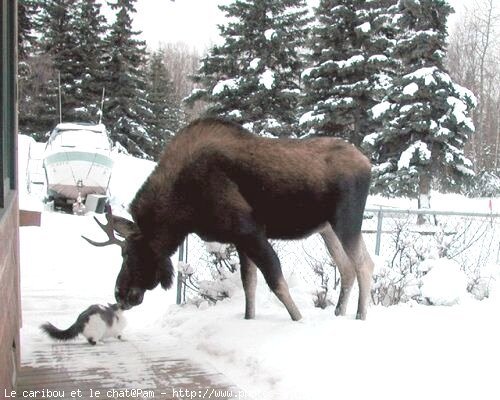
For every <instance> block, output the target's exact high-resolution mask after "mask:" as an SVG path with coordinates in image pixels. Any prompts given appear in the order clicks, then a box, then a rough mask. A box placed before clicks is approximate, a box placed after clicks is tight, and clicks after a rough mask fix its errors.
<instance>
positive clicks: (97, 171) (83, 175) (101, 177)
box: [44, 149, 113, 201]
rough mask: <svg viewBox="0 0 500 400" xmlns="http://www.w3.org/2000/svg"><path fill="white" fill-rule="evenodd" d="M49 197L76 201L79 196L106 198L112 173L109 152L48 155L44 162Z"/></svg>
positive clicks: (60, 152) (61, 152) (68, 152)
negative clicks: (104, 196) (101, 196)
mask: <svg viewBox="0 0 500 400" xmlns="http://www.w3.org/2000/svg"><path fill="white" fill-rule="evenodd" d="M44 168H45V174H46V177H47V190H48V195H49V196H50V197H53V198H58V199H66V200H70V201H71V200H76V199H77V198H78V195H80V196H81V197H82V199H83V198H85V197H86V196H87V195H88V194H103V195H104V194H106V193H107V189H108V186H109V181H110V179H111V172H112V169H113V159H112V158H111V157H110V154H109V153H108V152H96V151H95V150H94V151H88V152H87V151H77V150H70V149H68V150H64V151H55V152H52V153H48V154H46V156H45V160H44Z"/></svg>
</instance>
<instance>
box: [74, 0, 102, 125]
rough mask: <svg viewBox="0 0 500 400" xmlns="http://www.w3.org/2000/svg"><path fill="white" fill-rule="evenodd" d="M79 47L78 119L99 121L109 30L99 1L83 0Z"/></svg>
mask: <svg viewBox="0 0 500 400" xmlns="http://www.w3.org/2000/svg"><path fill="white" fill-rule="evenodd" d="M74 18H75V23H74V25H75V32H74V34H75V35H76V36H77V37H78V46H77V48H76V52H75V56H76V59H75V69H74V76H73V78H74V80H75V84H76V92H75V97H76V100H77V108H76V109H75V110H73V112H74V119H75V120H78V121H84V122H98V121H99V110H100V107H101V98H102V91H103V88H104V87H105V82H104V72H103V67H104V59H105V52H104V38H105V35H106V33H107V24H106V19H105V17H104V16H103V15H102V14H101V4H99V3H98V2H97V1H96V0H80V1H79V2H78V4H77V10H76V12H75V14H74Z"/></svg>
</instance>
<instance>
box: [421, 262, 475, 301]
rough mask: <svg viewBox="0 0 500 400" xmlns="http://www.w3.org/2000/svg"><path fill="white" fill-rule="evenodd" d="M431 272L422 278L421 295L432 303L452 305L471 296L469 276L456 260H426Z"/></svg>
mask: <svg viewBox="0 0 500 400" xmlns="http://www.w3.org/2000/svg"><path fill="white" fill-rule="evenodd" d="M425 264H426V265H427V267H428V269H429V272H427V274H426V275H424V276H423V278H422V288H421V295H422V297H423V298H424V299H426V300H427V301H428V302H429V303H430V304H433V305H438V306H452V305H455V304H457V303H460V302H461V301H463V300H464V299H466V298H468V297H469V293H468V292H467V276H466V275H465V273H464V272H463V271H462V270H461V268H460V265H458V264H457V263H456V262H455V261H453V260H449V259H446V258H440V259H437V260H430V259H429V260H426V261H425Z"/></svg>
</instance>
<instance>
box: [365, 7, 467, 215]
mask: <svg viewBox="0 0 500 400" xmlns="http://www.w3.org/2000/svg"><path fill="white" fill-rule="evenodd" d="M451 11H452V9H451V7H450V6H449V5H448V4H447V3H446V1H444V0H419V1H418V0H400V1H399V4H398V14H397V15H396V16H395V18H396V20H397V21H398V23H399V25H400V31H399V35H398V40H397V44H396V47H395V56H396V57H397V59H398V60H399V62H400V66H401V71H400V73H399V76H398V77H397V78H396V79H395V80H394V82H393V86H392V88H391V89H390V91H389V93H388V95H387V98H386V99H385V100H384V101H383V102H381V103H380V104H378V105H376V106H375V107H373V108H372V114H373V116H374V118H376V119H377V120H378V121H380V123H381V125H382V126H383V128H382V129H380V130H378V131H376V132H374V133H372V134H370V135H369V136H368V137H366V138H365V141H364V146H365V147H366V148H367V149H369V150H371V151H372V154H373V159H374V161H375V167H374V176H375V179H374V188H375V190H376V191H378V192H382V193H384V194H386V195H407V196H412V197H417V196H418V197H419V205H420V206H422V207H428V206H429V193H430V189H431V182H432V180H433V179H434V180H435V181H436V183H437V184H439V185H440V186H441V187H442V186H446V187H453V186H454V187H455V188H457V187H459V186H458V185H459V184H460V183H461V182H464V180H467V179H468V178H470V177H471V176H473V171H472V168H471V167H472V164H471V162H470V161H469V160H468V159H467V158H466V157H465V155H464V146H465V143H466V141H467V139H468V137H469V135H470V134H472V132H473V131H474V126H473V123H472V120H471V119H470V118H469V116H468V113H469V112H470V110H471V109H472V107H473V106H474V103H475V99H474V96H473V95H472V93H471V92H469V91H468V90H466V89H464V88H462V87H461V86H459V85H457V84H456V83H454V82H453V81H452V79H451V78H450V76H449V75H448V74H447V73H446V72H445V70H444V68H443V59H444V56H445V48H446V36H447V31H446V19H447V17H448V15H449V14H450V12H451Z"/></svg>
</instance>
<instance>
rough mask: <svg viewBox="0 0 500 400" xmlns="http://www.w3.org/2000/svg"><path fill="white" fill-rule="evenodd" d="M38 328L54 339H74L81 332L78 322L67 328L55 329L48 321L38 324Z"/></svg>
mask: <svg viewBox="0 0 500 400" xmlns="http://www.w3.org/2000/svg"><path fill="white" fill-rule="evenodd" d="M40 329H41V330H42V331H44V332H45V333H46V334H47V335H49V336H50V337H51V338H52V339H56V340H71V339H74V338H76V337H77V336H78V334H80V333H81V332H82V329H81V326H80V324H78V322H75V323H74V324H73V325H71V326H70V327H69V328H68V329H65V330H61V329H57V328H56V327H55V326H54V325H52V324H51V323H50V322H46V323H45V324H42V325H40Z"/></svg>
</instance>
